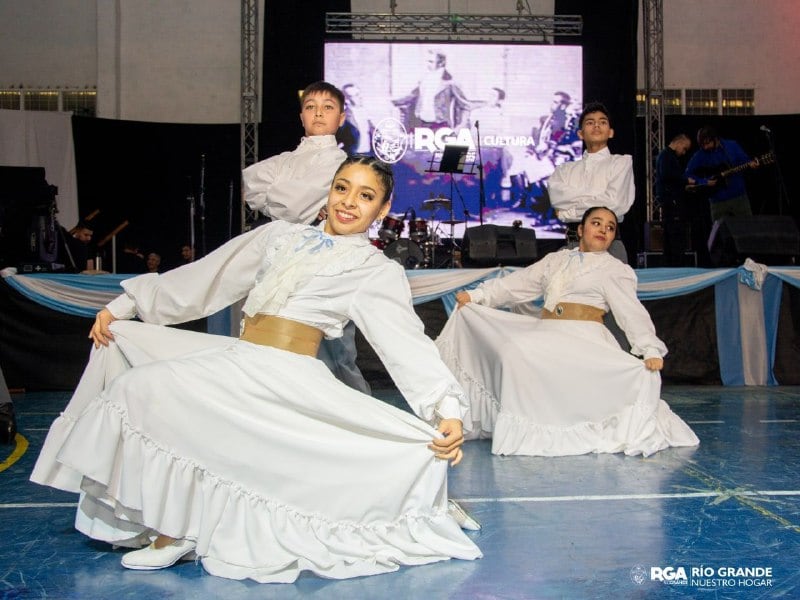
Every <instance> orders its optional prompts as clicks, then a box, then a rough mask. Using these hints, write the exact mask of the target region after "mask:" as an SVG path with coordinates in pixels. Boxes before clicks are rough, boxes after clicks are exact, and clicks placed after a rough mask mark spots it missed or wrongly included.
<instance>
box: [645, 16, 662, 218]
mask: <svg viewBox="0 0 800 600" xmlns="http://www.w3.org/2000/svg"><path fill="white" fill-rule="evenodd" d="M642 14H643V20H644V29H643V32H644V58H645V86H646V87H645V96H646V97H645V117H646V123H647V133H646V135H647V144H646V146H645V159H646V164H647V220H648V221H653V220H660V219H661V207H660V206H659V205H658V202H657V201H656V197H655V186H654V184H655V160H656V157H657V156H658V153H659V152H661V150H662V149H663V148H664V5H663V0H642Z"/></svg>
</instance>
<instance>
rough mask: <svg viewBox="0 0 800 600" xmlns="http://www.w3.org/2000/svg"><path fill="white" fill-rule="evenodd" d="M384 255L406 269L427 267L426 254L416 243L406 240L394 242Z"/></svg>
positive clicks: (385, 249) (384, 251)
mask: <svg viewBox="0 0 800 600" xmlns="http://www.w3.org/2000/svg"><path fill="white" fill-rule="evenodd" d="M383 253H384V254H385V255H386V256H388V257H389V258H391V259H392V260H395V261H397V262H399V263H400V264H401V265H403V266H404V267H405V268H406V269H419V268H421V267H424V266H425V254H424V253H423V251H422V248H420V247H419V246H418V245H417V244H416V243H415V242H413V241H411V240H407V239H405V238H403V239H401V240H397V241H396V242H392V243H391V244H389V245H388V246H386V248H384V249H383Z"/></svg>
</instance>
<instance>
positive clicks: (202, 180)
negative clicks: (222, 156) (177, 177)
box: [200, 154, 206, 256]
mask: <svg viewBox="0 0 800 600" xmlns="http://www.w3.org/2000/svg"><path fill="white" fill-rule="evenodd" d="M205 255H206V155H205V154H201V155H200V256H205Z"/></svg>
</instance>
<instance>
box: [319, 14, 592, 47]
mask: <svg viewBox="0 0 800 600" xmlns="http://www.w3.org/2000/svg"><path fill="white" fill-rule="evenodd" d="M582 30H583V21H582V19H581V17H580V16H579V15H559V16H548V15H522V14H519V15H458V14H452V13H451V14H412V13H406V14H395V13H326V15H325V33H327V34H329V35H338V34H341V35H345V34H346V35H350V36H352V37H353V39H373V40H376V39H387V40H391V39H418V40H469V41H476V40H508V41H526V42H540V43H552V42H553V37H554V36H557V35H558V36H578V35H581V31H582Z"/></svg>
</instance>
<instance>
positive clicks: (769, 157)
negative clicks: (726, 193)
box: [686, 152, 775, 195]
mask: <svg viewBox="0 0 800 600" xmlns="http://www.w3.org/2000/svg"><path fill="white" fill-rule="evenodd" d="M774 162H775V155H774V154H773V153H772V152H767V153H766V154H762V155H761V156H757V157H756V158H754V159H753V160H751V161H748V162H746V163H742V164H741V165H736V166H735V167H731V166H730V165H728V164H727V163H725V164H721V165H716V166H715V167H711V168H710V169H704V170H703V171H700V172H699V173H698V174H699V175H700V176H701V177H705V178H706V179H713V180H715V181H716V183H715V184H714V185H709V184H707V183H693V184H689V185H687V186H686V191H687V192H704V193H707V194H709V195H710V194H713V193H714V192H716V191H717V190H721V189H722V188H724V187H725V185H726V183H725V180H726V179H727V178H728V177H730V176H731V175H736V174H737V173H741V172H742V171H746V170H747V169H758V168H760V167H763V166H764V165H769V164H772V163H774Z"/></svg>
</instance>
